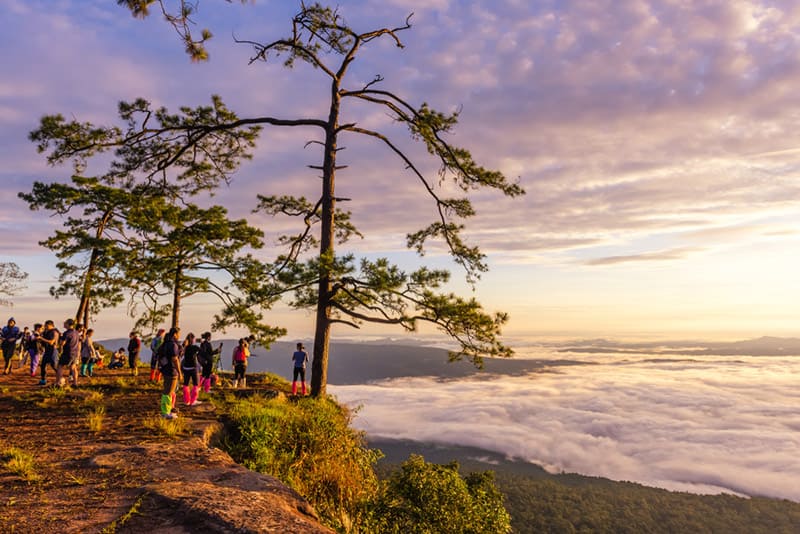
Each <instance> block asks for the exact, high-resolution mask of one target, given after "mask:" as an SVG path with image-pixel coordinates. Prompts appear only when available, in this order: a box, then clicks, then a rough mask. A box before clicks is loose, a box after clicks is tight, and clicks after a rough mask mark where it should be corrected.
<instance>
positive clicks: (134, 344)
mask: <svg viewBox="0 0 800 534" xmlns="http://www.w3.org/2000/svg"><path fill="white" fill-rule="evenodd" d="M128 337H129V338H130V341H128V367H129V368H130V369H131V374H132V375H133V376H138V375H139V351H141V350H142V340H141V339H139V334H137V333H136V332H131V333H130V334H129V335H128Z"/></svg>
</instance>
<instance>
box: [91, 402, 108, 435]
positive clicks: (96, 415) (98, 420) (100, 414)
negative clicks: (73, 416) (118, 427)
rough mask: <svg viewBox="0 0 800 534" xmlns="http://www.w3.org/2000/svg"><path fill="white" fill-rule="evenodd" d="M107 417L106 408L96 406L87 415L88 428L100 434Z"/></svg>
mask: <svg viewBox="0 0 800 534" xmlns="http://www.w3.org/2000/svg"><path fill="white" fill-rule="evenodd" d="M105 417H106V407H105V406H102V405H101V406H95V407H94V409H93V410H91V411H90V412H89V413H88V414H86V426H87V427H88V428H89V430H91V431H92V432H95V433H97V432H100V431H101V430H102V429H103V422H104V421H105Z"/></svg>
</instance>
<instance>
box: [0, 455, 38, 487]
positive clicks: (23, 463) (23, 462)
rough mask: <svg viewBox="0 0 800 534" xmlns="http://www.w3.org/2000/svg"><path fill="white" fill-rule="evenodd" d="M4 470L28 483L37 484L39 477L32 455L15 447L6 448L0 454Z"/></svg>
mask: <svg viewBox="0 0 800 534" xmlns="http://www.w3.org/2000/svg"><path fill="white" fill-rule="evenodd" d="M0 459H2V460H3V463H4V464H5V467H6V469H8V470H9V471H11V472H12V473H14V474H15V475H17V476H18V477H20V478H21V479H23V480H26V481H28V482H38V481H39V480H40V479H41V476H40V475H39V473H38V472H37V471H36V462H35V461H34V459H33V455H32V454H30V453H28V452H25V451H24V450H22V449H20V448H17V447H8V448H6V449H3V451H2V452H0Z"/></svg>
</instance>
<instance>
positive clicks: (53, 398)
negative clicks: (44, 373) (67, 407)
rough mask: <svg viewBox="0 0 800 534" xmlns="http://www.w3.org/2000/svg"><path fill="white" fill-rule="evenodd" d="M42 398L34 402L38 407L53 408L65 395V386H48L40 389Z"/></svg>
mask: <svg viewBox="0 0 800 534" xmlns="http://www.w3.org/2000/svg"><path fill="white" fill-rule="evenodd" d="M41 396H42V400H40V401H39V402H37V403H36V405H37V406H39V407H40V408H53V407H55V406H58V405H59V404H61V403H62V402H63V401H64V399H65V398H66V396H67V390H66V388H59V387H48V388H44V389H42V390H41Z"/></svg>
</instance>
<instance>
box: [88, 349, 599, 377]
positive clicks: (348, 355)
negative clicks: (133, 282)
mask: <svg viewBox="0 0 800 534" xmlns="http://www.w3.org/2000/svg"><path fill="white" fill-rule="evenodd" d="M219 342H220V340H214V341H213V345H214V347H216V346H217V345H218V344H219ZM221 342H222V343H223V349H222V360H221V364H222V369H226V370H231V368H232V366H231V356H232V352H233V348H234V347H235V346H236V343H237V341H236V340H234V339H223V340H221ZM99 343H100V344H102V345H103V346H104V347H105V348H107V349H109V350H117V349H118V348H119V347H123V348H124V347H127V346H128V340H127V339H124V338H123V339H109V340H101V341H99ZM295 344H296V342H288V341H277V342H275V343H273V344H272V346H271V347H270V349H269V350H265V349H264V348H263V347H259V346H255V347H254V348H253V349H252V357H251V359H250V362H249V366H248V372H267V371H268V372H271V373H275V374H277V375H279V376H283V377H284V378H287V379H291V378H292V361H291V356H292V353H293V352H294V350H295ZM310 345H311V343H307V344H306V346H307V347H308V348H307V350H308V351H309V355H310V354H311V349H310ZM141 360H142V361H145V362H149V361H150V349H149V348H145V349H143V350H142V355H141ZM576 364H580V365H586V363H584V362H576V361H572V360H560V361H556V362H554V361H552V360H547V361H544V360H517V359H513V358H511V359H493V358H486V359H485V360H484V369H482V370H480V369H477V368H475V366H473V365H472V364H471V363H469V362H465V361H457V362H449V361H448V357H447V350H445V349H440V348H435V347H425V346H420V345H406V344H403V345H400V344H395V343H390V342H386V341H378V342H374V341H373V342H364V343H357V342H336V341H334V342H333V343H331V347H330V359H329V360H328V383H329V384H333V385H350V384H364V383H367V382H370V381H376V380H384V379H389V378H401V377H414V376H433V377H436V378H439V379H442V380H455V379H459V378H465V377H469V376H492V375H523V374H527V373H530V372H534V371H540V370H542V369H544V368H545V367H552V366H554V365H576ZM309 378H310V377H309Z"/></svg>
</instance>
